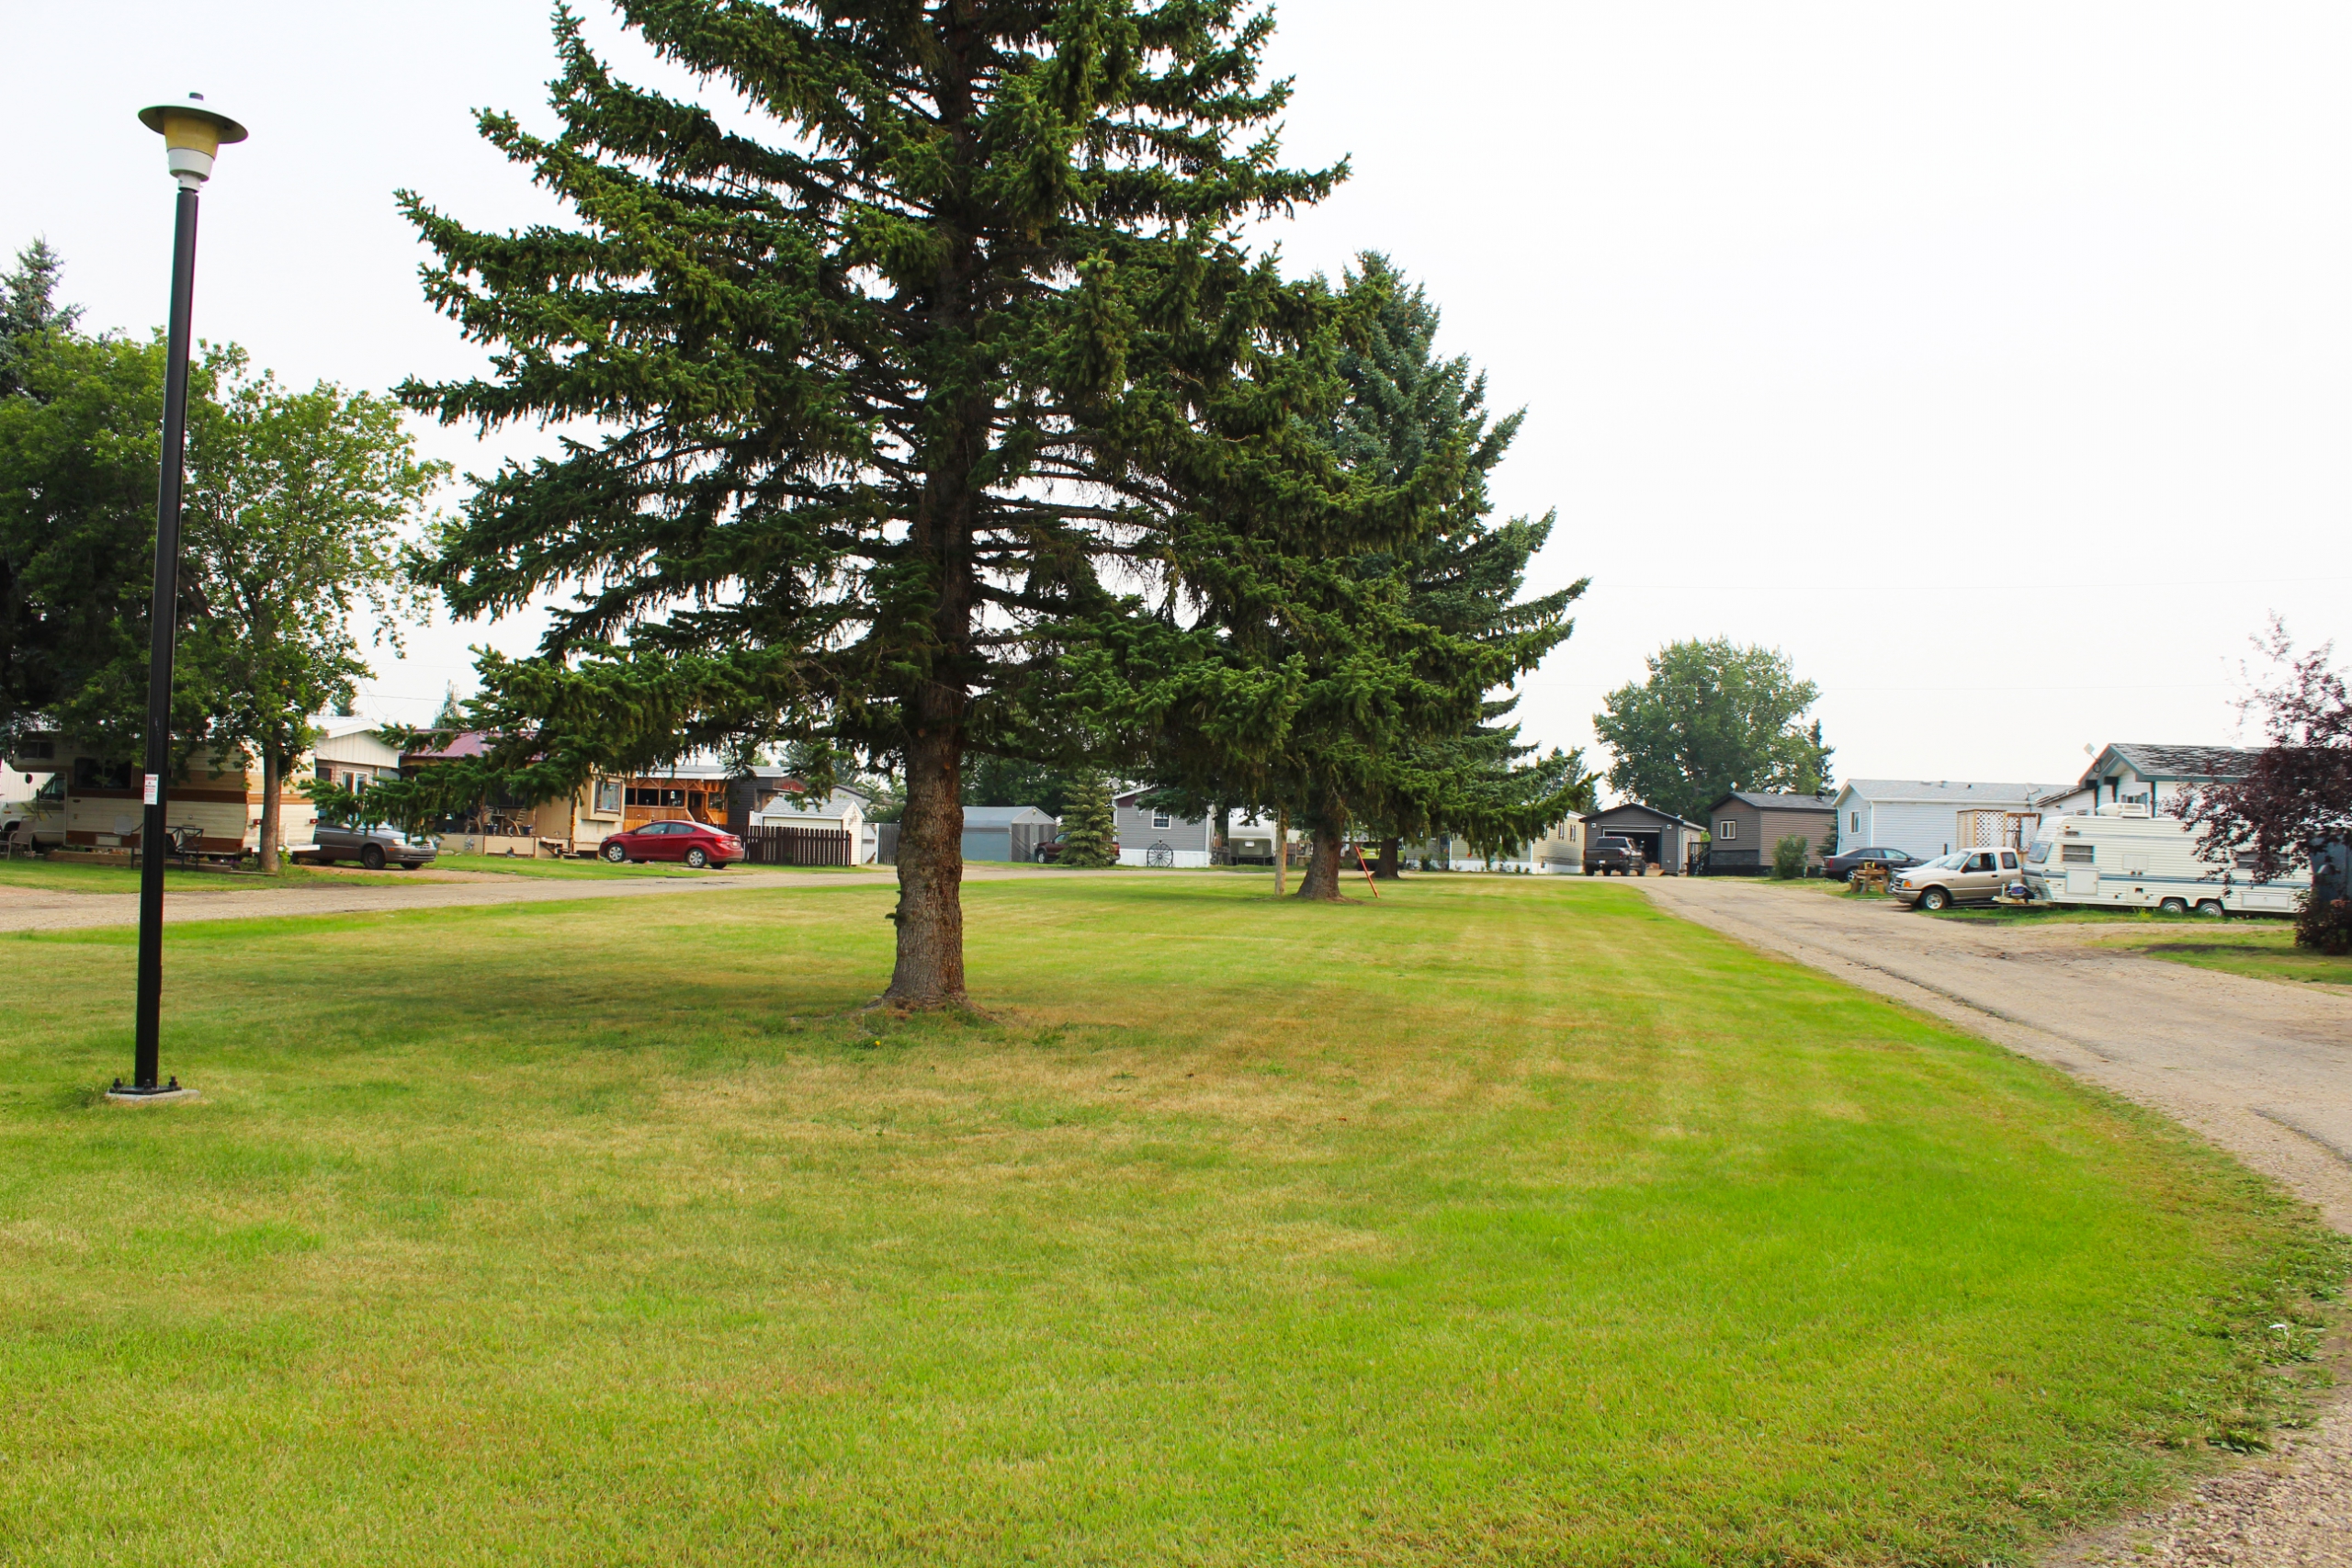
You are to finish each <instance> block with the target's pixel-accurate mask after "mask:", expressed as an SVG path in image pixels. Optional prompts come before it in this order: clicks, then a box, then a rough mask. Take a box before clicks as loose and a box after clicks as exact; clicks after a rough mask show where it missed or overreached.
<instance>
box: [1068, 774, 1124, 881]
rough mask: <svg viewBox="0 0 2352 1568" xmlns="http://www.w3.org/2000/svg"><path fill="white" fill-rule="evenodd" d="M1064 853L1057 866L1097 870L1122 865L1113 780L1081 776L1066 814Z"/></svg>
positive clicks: (1096, 775)
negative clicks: (1114, 808) (1112, 808)
mask: <svg viewBox="0 0 2352 1568" xmlns="http://www.w3.org/2000/svg"><path fill="white" fill-rule="evenodd" d="M1061 841H1062V852H1061V858H1060V860H1058V861H1057V862H1056V864H1057V865H1074V866H1080V867H1087V868H1091V867H1095V866H1105V865H1116V864H1117V863H1119V842H1118V819H1117V818H1116V817H1115V816H1114V815H1113V813H1112V810H1111V781H1110V780H1108V779H1106V778H1104V777H1103V775H1102V774H1101V773H1080V775H1079V776H1078V778H1077V780H1076V782H1075V783H1074V784H1073V785H1072V787H1071V791H1070V799H1069V810H1068V811H1067V812H1066V813H1064V814H1063V817H1062V829H1061Z"/></svg>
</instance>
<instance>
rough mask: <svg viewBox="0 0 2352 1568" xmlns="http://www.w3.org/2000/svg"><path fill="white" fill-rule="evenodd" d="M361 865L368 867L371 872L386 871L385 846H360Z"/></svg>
mask: <svg viewBox="0 0 2352 1568" xmlns="http://www.w3.org/2000/svg"><path fill="white" fill-rule="evenodd" d="M359 863H360V864H361V865H364V866H366V867H367V868H368V870H369V871H381V870H383V869H384V846H383V845H381V844H362V845H360V846H359Z"/></svg>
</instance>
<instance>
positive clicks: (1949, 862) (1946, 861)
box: [1924, 850, 1975, 871]
mask: <svg viewBox="0 0 2352 1568" xmlns="http://www.w3.org/2000/svg"><path fill="white" fill-rule="evenodd" d="M1973 853H1975V852H1974V851H1973V850H1954V851H1952V852H1951V853H1950V854H1948V855H1939V856H1938V857H1937V858H1936V859H1934V860H1931V861H1929V862H1928V863H1927V866H1926V867H1925V868H1924V869H1926V870H1929V871H1958V870H1959V869H1960V868H1961V867H1962V866H1964V865H1966V864H1967V863H1968V857H1969V856H1970V855H1972V854H1973Z"/></svg>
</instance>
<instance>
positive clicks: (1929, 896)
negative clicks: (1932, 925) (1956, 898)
mask: <svg viewBox="0 0 2352 1568" xmlns="http://www.w3.org/2000/svg"><path fill="white" fill-rule="evenodd" d="M1919 908H1922V909H1925V910H1927V911H1928V913H1929V914H1931V915H1932V914H1936V913H1938V912H1939V911H1941V910H1944V909H1949V908H1951V894H1949V893H1947V892H1945V891H1944V890H1943V889H1942V888H1940V887H1930V888H1928V890H1927V891H1926V892H1925V893H1922V894H1920V895H1919Z"/></svg>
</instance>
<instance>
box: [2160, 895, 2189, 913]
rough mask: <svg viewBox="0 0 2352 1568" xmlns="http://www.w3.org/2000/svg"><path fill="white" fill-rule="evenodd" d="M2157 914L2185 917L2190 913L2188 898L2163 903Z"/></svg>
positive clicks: (2168, 900) (2168, 899) (2169, 899)
mask: <svg viewBox="0 0 2352 1568" xmlns="http://www.w3.org/2000/svg"><path fill="white" fill-rule="evenodd" d="M2156 913H2158V914H2159V915H2185V914H2187V913H2188V899H2186V898H2167V899H2165V901H2164V902H2163V903H2161V904H2159V905H2157V906H2156Z"/></svg>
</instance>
